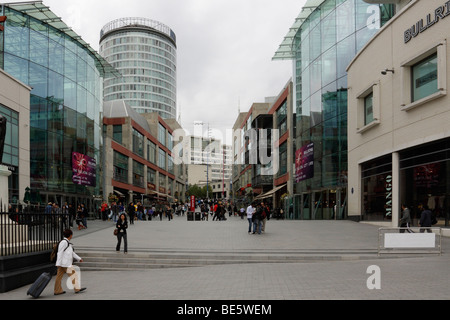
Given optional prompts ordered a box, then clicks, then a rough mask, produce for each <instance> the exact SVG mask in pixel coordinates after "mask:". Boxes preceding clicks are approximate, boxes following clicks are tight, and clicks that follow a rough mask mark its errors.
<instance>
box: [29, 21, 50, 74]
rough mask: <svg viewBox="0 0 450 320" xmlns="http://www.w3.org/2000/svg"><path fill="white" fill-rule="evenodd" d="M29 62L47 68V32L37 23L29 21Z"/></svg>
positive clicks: (44, 27) (45, 28)
mask: <svg viewBox="0 0 450 320" xmlns="http://www.w3.org/2000/svg"><path fill="white" fill-rule="evenodd" d="M29 43H30V60H31V61H33V62H35V63H36V64H39V65H41V66H44V67H48V30H47V26H46V25H43V24H42V23H40V22H39V21H36V20H34V19H30V41H29Z"/></svg>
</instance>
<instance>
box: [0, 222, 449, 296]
mask: <svg viewBox="0 0 450 320" xmlns="http://www.w3.org/2000/svg"><path fill="white" fill-rule="evenodd" d="M113 229H114V224H113V223H112V222H109V221H100V220H95V221H89V222H88V229H86V230H80V231H79V230H74V237H73V239H72V243H73V244H74V247H75V250H76V251H77V252H80V253H82V252H83V251H86V250H91V251H114V250H115V249H114V247H115V244H116V240H115V238H114V236H113V234H112V231H113ZM247 229H248V223H247V220H246V219H245V220H241V219H240V218H239V217H229V218H228V220H227V221H212V219H211V217H210V219H209V221H187V219H186V217H175V219H173V220H172V221H167V220H166V219H164V220H162V221H160V220H159V219H156V220H153V221H137V222H135V223H134V225H130V227H129V229H128V246H129V252H130V253H133V254H134V253H139V252H168V253H170V252H209V253H211V254H214V252H221V253H223V252H231V253H233V252H235V253H236V254H245V253H246V252H247V253H254V252H259V253H265V254H267V253H271V254H285V255H289V254H290V253H299V252H301V253H306V254H307V253H314V252H315V253H317V252H319V253H320V252H336V253H339V252H340V253H343V254H345V253H348V252H352V256H351V257H353V258H350V259H341V260H337V261H330V260H323V261H307V260H305V262H300V263H258V264H227V265H214V266H203V267H191V268H173V269H172V268H171V269H149V270H142V271H134V270H133V271H110V272H104V271H87V272H83V264H82V263H81V264H80V268H81V282H82V286H86V287H87V290H86V291H85V292H83V293H81V294H73V293H72V292H70V291H68V290H66V291H68V292H67V293H66V294H65V295H62V296H54V295H53V284H54V279H52V281H51V282H50V284H49V286H48V287H47V288H46V289H45V290H44V292H43V294H42V296H41V298H40V300H136V299H141V300H170V301H179V302H180V303H181V301H184V300H193V301H197V302H199V301H204V300H207V301H208V300H209V301H213V300H221V301H225V300H232V301H238V300H273V301H281V300H410V299H421V300H423V299H425V300H428V299H434V300H435V299H438V300H447V299H449V298H450V277H449V274H448V273H449V270H450V268H449V266H450V255H449V254H448V251H449V249H450V239H449V238H443V240H442V247H443V254H442V255H440V256H439V255H417V256H408V257H399V256H394V257H385V256H382V257H378V256H377V254H376V250H377V246H378V227H376V226H371V225H367V224H361V223H356V222H351V221H287V220H273V219H272V220H270V221H268V222H267V225H266V232H265V233H264V234H261V235H253V234H248V232H247ZM118 254H123V253H118ZM362 254H369V255H371V256H370V257H369V258H367V257H366V258H364V259H358V255H362ZM370 266H377V267H378V268H379V269H378V271H379V272H376V273H372V272H368V268H369V267H370ZM375 276H377V278H375ZM373 279H375V280H373ZM378 280H379V281H378ZM118 281H120V284H118ZM374 284H379V285H380V287H379V288H374V289H369V287H370V286H373V285H374ZM27 290H28V286H27V287H22V288H19V289H16V290H13V291H10V292H7V293H3V294H0V300H30V299H33V298H31V297H28V296H27V295H26V291H27Z"/></svg>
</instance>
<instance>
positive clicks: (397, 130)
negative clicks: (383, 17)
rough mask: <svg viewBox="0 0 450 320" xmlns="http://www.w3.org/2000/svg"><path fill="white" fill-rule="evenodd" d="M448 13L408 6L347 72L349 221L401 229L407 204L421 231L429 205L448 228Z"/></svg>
mask: <svg viewBox="0 0 450 320" xmlns="http://www.w3.org/2000/svg"><path fill="white" fill-rule="evenodd" d="M371 2H372V1H371ZM373 2H376V1H373ZM449 15H450V3H449V2H448V1H445V0H426V1H418V0H413V1H410V2H409V3H407V4H406V5H405V6H404V7H403V8H402V9H401V10H400V11H399V12H397V14H396V15H395V16H394V17H393V18H392V19H391V20H390V21H389V22H388V23H386V25H385V26H384V27H383V28H382V29H381V30H380V31H379V32H378V33H377V34H376V35H375V36H374V37H373V38H372V39H371V40H370V41H369V42H368V43H367V44H366V46H364V47H363V48H362V49H361V51H360V52H359V53H358V54H357V55H356V57H355V58H354V59H353V61H352V62H351V63H350V65H349V67H348V85H349V95H348V96H349V98H348V100H349V111H348V151H349V152H348V153H349V159H348V161H349V168H350V170H349V174H348V177H349V179H348V188H349V190H350V192H349V212H348V214H349V217H355V219H362V220H363V221H374V222H376V223H379V224H383V223H384V224H387V225H393V226H397V225H398V219H399V217H400V216H401V204H405V205H406V206H408V207H409V208H410V209H411V212H412V216H413V218H414V221H413V223H414V225H416V226H417V219H418V218H419V217H420V213H421V211H422V209H423V207H424V206H426V205H427V206H428V207H429V208H430V209H431V210H432V211H433V213H434V214H436V216H437V217H438V218H439V222H438V225H437V226H448V225H449V208H450V203H449V201H450V125H449V123H450V108H449V106H450V97H449V96H448V86H449V84H450V63H449V53H450V47H449V40H448V39H447V38H448V37H449V36H450V17H449Z"/></svg>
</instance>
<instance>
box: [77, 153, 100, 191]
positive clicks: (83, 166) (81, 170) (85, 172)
mask: <svg viewBox="0 0 450 320" xmlns="http://www.w3.org/2000/svg"><path fill="white" fill-rule="evenodd" d="M96 168H97V162H96V161H95V159H93V158H91V157H88V156H86V155H84V154H81V153H78V152H73V153H72V173H73V175H72V181H73V183H74V184H77V185H81V186H88V187H95V185H96V180H97V179H96Z"/></svg>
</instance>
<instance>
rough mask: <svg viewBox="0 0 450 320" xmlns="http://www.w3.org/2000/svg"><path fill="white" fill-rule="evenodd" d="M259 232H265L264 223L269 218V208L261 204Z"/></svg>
mask: <svg viewBox="0 0 450 320" xmlns="http://www.w3.org/2000/svg"><path fill="white" fill-rule="evenodd" d="M261 208H262V210H261V232H264V233H265V232H266V222H267V217H268V216H269V207H268V206H267V205H265V204H264V203H263V202H261Z"/></svg>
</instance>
